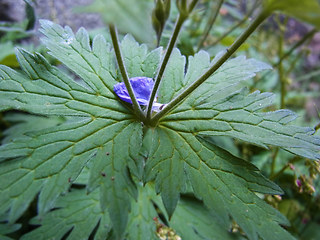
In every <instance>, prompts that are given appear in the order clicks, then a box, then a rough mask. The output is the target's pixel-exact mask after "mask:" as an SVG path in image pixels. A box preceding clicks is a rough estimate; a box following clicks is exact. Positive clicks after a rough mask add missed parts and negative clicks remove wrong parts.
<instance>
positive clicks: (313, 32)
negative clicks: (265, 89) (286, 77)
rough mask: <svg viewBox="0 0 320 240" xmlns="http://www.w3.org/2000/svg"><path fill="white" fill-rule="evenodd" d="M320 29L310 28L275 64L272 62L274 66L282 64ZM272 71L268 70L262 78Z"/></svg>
mask: <svg viewBox="0 0 320 240" xmlns="http://www.w3.org/2000/svg"><path fill="white" fill-rule="evenodd" d="M317 32H318V30H317V29H316V28H314V29H312V30H310V31H309V32H308V33H307V34H306V35H304V36H303V38H301V39H300V40H299V41H298V42H297V43H296V44H294V45H293V46H292V47H291V48H290V49H289V50H288V51H287V52H286V53H285V54H283V55H282V57H281V58H280V59H279V60H278V61H277V62H276V63H274V64H272V67H273V68H275V67H278V66H279V64H281V62H282V61H283V60H285V59H286V58H287V57H289V56H290V55H291V54H292V52H293V51H294V50H296V49H297V48H298V47H300V46H301V45H302V44H304V43H305V42H306V41H307V40H308V39H310V38H312V37H313V36H314V34H315V33H317ZM270 73H271V71H269V72H266V73H265V74H264V75H263V76H262V77H261V80H263V79H264V78H265V77H267V76H268V75H269V74H270Z"/></svg>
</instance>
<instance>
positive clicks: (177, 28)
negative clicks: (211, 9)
mask: <svg viewBox="0 0 320 240" xmlns="http://www.w3.org/2000/svg"><path fill="white" fill-rule="evenodd" d="M197 2H198V0H193V1H192V3H191V4H190V7H189V13H190V11H191V10H192V9H193V8H194V6H195V4H196V3H197ZM187 18H188V14H183V13H180V14H179V17H178V19H177V22H176V25H175V27H174V31H173V33H172V36H171V39H170V41H169V44H168V47H167V50H166V53H165V55H164V58H163V59H162V62H161V65H160V68H159V71H158V74H157V76H156V80H155V83H154V86H153V89H152V92H151V95H150V98H149V104H148V107H147V119H150V118H151V111H152V105H153V102H154V100H155V97H156V95H157V91H158V88H159V85H160V82H161V79H162V76H163V74H164V71H165V69H166V66H167V64H168V61H169V58H170V55H171V53H172V50H173V48H174V45H175V43H176V41H177V38H178V35H179V32H180V30H181V27H182V25H183V23H184V21H185V20H186V19H187Z"/></svg>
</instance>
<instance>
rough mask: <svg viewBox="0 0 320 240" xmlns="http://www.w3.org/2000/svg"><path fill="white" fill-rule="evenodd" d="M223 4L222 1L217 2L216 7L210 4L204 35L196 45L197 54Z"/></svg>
mask: <svg viewBox="0 0 320 240" xmlns="http://www.w3.org/2000/svg"><path fill="white" fill-rule="evenodd" d="M223 2H224V0H219V2H218V5H217V6H216V5H215V4H212V9H210V10H209V11H210V13H211V15H210V16H209V21H208V22H207V25H206V27H205V30H204V34H203V35H202V38H201V40H200V42H199V44H198V48H197V52H198V51H199V50H200V49H201V47H202V46H203V44H204V42H205V41H206V39H207V37H208V36H209V32H210V30H211V29H212V27H213V25H214V23H215V21H216V19H217V17H218V14H219V11H220V9H221V6H222V4H223Z"/></svg>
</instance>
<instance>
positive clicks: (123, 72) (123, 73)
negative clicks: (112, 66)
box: [109, 24, 145, 121]
mask: <svg viewBox="0 0 320 240" xmlns="http://www.w3.org/2000/svg"><path fill="white" fill-rule="evenodd" d="M109 31H110V35H111V39H112V44H113V48H114V52H115V54H116V59H117V63H118V66H119V69H120V73H121V76H122V78H123V82H124V84H125V86H126V88H127V90H128V93H129V96H130V98H131V101H132V104H133V111H134V113H135V114H136V116H138V117H139V118H140V120H141V121H144V120H145V116H144V114H143V112H142V110H141V108H140V105H139V103H138V102H137V99H136V97H135V95H134V92H133V89H132V86H131V83H130V81H129V77H128V74H127V71H126V68H125V65H124V61H123V58H122V55H121V50H120V46H119V40H118V33H117V29H116V28H115V26H114V25H113V24H110V25H109Z"/></svg>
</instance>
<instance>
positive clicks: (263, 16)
mask: <svg viewBox="0 0 320 240" xmlns="http://www.w3.org/2000/svg"><path fill="white" fill-rule="evenodd" d="M269 15H270V12H265V11H262V12H261V13H260V14H259V15H258V16H257V18H256V19H255V20H254V21H253V22H252V23H251V24H250V25H249V26H248V28H247V29H246V30H245V31H244V32H243V33H242V34H241V35H240V36H239V37H238V38H237V40H235V41H234V43H233V44H232V45H231V46H230V48H229V49H227V50H226V52H225V54H224V55H223V56H222V57H220V59H219V60H218V61H217V62H216V63H215V64H214V65H213V66H212V67H211V68H210V69H209V70H208V71H207V72H205V73H204V74H203V75H202V76H200V77H199V78H198V79H197V80H196V81H195V82H193V83H192V84H191V85H190V86H189V87H187V88H186V89H185V90H184V91H183V92H182V93H180V94H179V95H178V96H177V97H175V98H174V99H173V100H171V102H169V103H168V105H167V106H166V107H165V108H164V109H162V110H161V111H160V112H158V113H157V114H155V115H154V116H153V118H152V119H151V125H156V124H157V122H158V121H159V120H160V118H161V117H163V116H164V115H165V114H167V113H168V112H170V111H171V110H172V109H173V108H175V107H176V106H177V105H178V104H179V103H180V102H182V101H183V100H184V99H185V98H186V97H187V96H188V95H189V94H190V93H192V92H193V91H194V90H195V89H196V88H197V87H199V86H200V85H201V84H202V83H203V82H204V81H205V80H207V79H208V78H209V77H210V76H211V75H212V74H213V73H214V72H215V71H216V70H217V69H218V68H219V67H220V66H221V65H222V64H223V63H224V62H225V61H226V60H227V59H228V58H229V57H230V56H231V55H232V54H233V53H234V52H235V51H236V50H237V49H238V48H239V47H240V46H241V45H242V44H243V43H244V42H245V40H247V38H248V37H249V36H250V35H251V34H252V33H253V32H254V31H255V30H256V29H257V27H258V26H259V25H260V24H261V23H262V22H263V21H264V20H265V19H266V18H267V17H268V16H269Z"/></svg>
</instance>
